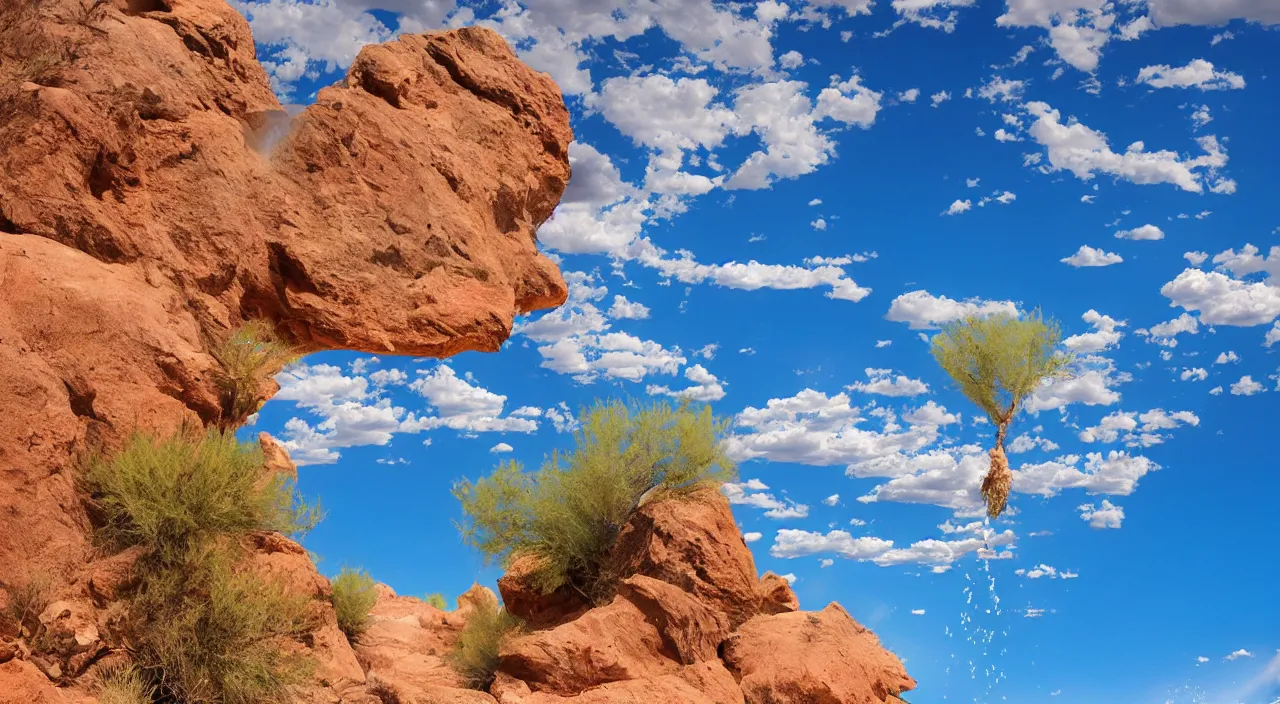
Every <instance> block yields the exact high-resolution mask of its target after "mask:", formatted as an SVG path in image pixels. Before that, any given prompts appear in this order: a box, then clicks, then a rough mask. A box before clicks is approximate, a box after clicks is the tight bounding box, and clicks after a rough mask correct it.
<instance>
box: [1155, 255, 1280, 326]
mask: <svg viewBox="0 0 1280 704" xmlns="http://www.w3.org/2000/svg"><path fill="white" fill-rule="evenodd" d="M1160 293H1161V294H1162V295H1163V296H1164V297H1165V298H1168V299H1169V301H1170V303H1171V304H1172V305H1176V306H1181V307H1182V308H1185V309H1186V310H1192V311H1199V312H1200V321H1201V322H1204V323H1206V324H1209V325H1239V326H1252V325H1265V324H1266V323H1269V322H1271V321H1272V320H1275V318H1276V316H1278V315H1280V288H1278V287H1275V286H1269V285H1267V284H1266V283H1262V282H1257V283H1247V282H1244V281H1241V280H1239V279H1233V278H1231V277H1230V276H1227V275H1226V274H1223V273H1220V272H1217V271H1208V272H1206V271H1202V270H1200V269H1185V270H1183V272H1182V273H1181V274H1178V276H1177V277H1176V278H1175V279H1174V280H1173V281H1170V282H1169V283H1167V284H1165V285H1164V286H1163V287H1161V289H1160Z"/></svg>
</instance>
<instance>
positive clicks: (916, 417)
mask: <svg viewBox="0 0 1280 704" xmlns="http://www.w3.org/2000/svg"><path fill="white" fill-rule="evenodd" d="M902 419H903V420H905V421H907V422H908V423H910V424H911V425H951V424H952V423H959V422H960V416H959V415H957V414H955V413H947V409H946V407H944V406H939V405H938V404H937V403H934V402H933V401H929V402H927V403H925V404H924V405H923V406H921V407H919V408H913V409H911V410H910V411H907V412H906V413H903V414H902Z"/></svg>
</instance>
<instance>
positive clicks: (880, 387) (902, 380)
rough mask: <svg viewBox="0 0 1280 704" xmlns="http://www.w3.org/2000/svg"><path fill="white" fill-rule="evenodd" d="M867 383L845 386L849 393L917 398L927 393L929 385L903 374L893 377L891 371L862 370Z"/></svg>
mask: <svg viewBox="0 0 1280 704" xmlns="http://www.w3.org/2000/svg"><path fill="white" fill-rule="evenodd" d="M864 371H865V372H866V375H867V379H868V380H867V381H858V382H854V383H853V384H850V385H849V386H846V387H845V388H847V389H848V390H850V391H857V392H860V393H864V394H879V395H881V396H919V395H920V394H927V393H929V385H928V384H926V383H924V382H923V381H920V380H919V379H912V378H910V377H908V376H905V375H903V374H898V375H897V376H894V374H893V370H892V369H873V368H867V369H865V370H864Z"/></svg>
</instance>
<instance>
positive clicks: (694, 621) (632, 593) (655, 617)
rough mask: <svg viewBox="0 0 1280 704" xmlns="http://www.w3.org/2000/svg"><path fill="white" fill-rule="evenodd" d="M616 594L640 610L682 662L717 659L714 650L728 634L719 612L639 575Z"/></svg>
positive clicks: (727, 622)
mask: <svg viewBox="0 0 1280 704" xmlns="http://www.w3.org/2000/svg"><path fill="white" fill-rule="evenodd" d="M618 594H619V595H620V596H621V597H622V598H624V599H626V600H627V601H630V602H631V603H632V604H634V605H635V606H636V607H637V608H639V609H640V611H641V612H642V613H643V614H644V615H645V619H646V620H647V621H648V622H649V623H651V624H653V626H654V627H655V628H657V629H658V633H659V634H661V636H662V641H663V643H664V644H666V646H667V648H668V650H669V651H670V652H672V653H674V655H675V658H676V659H677V660H679V661H680V662H681V663H683V664H685V665H692V664H694V663H699V662H708V661H712V660H718V659H719V657H720V656H719V654H718V653H717V649H718V648H719V647H720V643H721V642H723V641H724V639H725V637H727V636H728V635H729V617H727V616H725V615H724V614H723V613H721V612H720V611H717V610H715V609H712V608H711V607H709V606H707V605H705V604H703V603H702V602H700V601H698V599H697V598H695V597H693V596H691V595H690V594H688V593H687V592H684V591H681V590H680V589H677V588H676V587H673V586H671V585H670V584H667V583H666V582H660V581H658V580H656V579H654V578H652V577H646V576H644V575H639V574H638V575H634V576H632V577H629V578H628V579H626V580H625V581H624V582H623V583H622V585H621V587H620V588H619V590H618Z"/></svg>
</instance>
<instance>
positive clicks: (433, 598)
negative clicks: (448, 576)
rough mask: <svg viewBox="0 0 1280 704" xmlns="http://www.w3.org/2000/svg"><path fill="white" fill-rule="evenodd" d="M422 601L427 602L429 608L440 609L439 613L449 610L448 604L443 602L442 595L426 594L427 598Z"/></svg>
mask: <svg viewBox="0 0 1280 704" xmlns="http://www.w3.org/2000/svg"><path fill="white" fill-rule="evenodd" d="M423 601H425V602H427V603H428V604H430V605H431V606H434V607H435V608H437V609H440V610H441V611H448V610H449V604H448V602H446V601H445V598H444V594H440V593H436V594H428V595H427V597H426V598H425V599H423Z"/></svg>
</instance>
